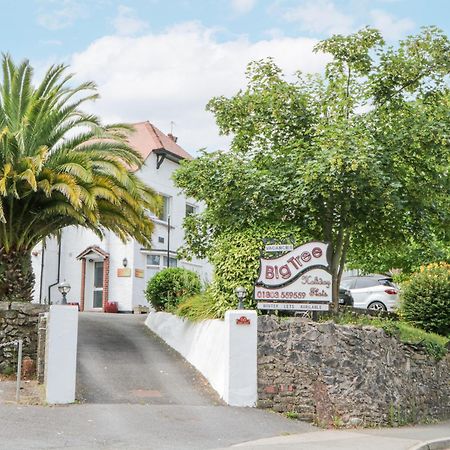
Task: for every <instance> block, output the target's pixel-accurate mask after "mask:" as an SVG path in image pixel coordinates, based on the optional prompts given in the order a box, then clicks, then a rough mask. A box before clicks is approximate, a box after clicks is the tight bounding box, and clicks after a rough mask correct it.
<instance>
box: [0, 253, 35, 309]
mask: <svg viewBox="0 0 450 450" xmlns="http://www.w3.org/2000/svg"><path fill="white" fill-rule="evenodd" d="M33 288H34V274H33V269H32V266H31V250H23V249H21V250H14V249H11V250H9V251H6V250H5V248H4V247H1V248H0V301H7V302H31V300H32V299H33Z"/></svg>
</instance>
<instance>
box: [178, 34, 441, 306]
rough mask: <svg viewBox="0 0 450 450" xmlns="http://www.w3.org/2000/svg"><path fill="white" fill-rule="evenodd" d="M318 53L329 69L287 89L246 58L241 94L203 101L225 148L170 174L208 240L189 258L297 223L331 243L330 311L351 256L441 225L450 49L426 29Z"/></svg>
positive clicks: (276, 74) (422, 235) (264, 64)
mask: <svg viewBox="0 0 450 450" xmlns="http://www.w3.org/2000/svg"><path fill="white" fill-rule="evenodd" d="M316 51H322V52H326V53H329V54H330V55H331V62H330V63H329V64H328V65H327V67H326V71H325V74H324V75H303V74H301V73H298V74H296V79H295V80H294V81H292V82H289V81H286V79H285V78H284V76H283V74H282V73H281V70H280V69H279V68H278V67H277V66H276V65H275V64H274V63H273V61H272V60H270V59H269V60H263V61H258V62H254V63H251V64H250V65H249V68H248V73H247V77H248V86H247V88H246V89H245V90H243V91H240V92H238V93H237V94H236V95H235V96H233V97H231V98H226V97H217V98H213V99H212V100H211V101H210V102H209V104H208V106H207V108H208V109H209V110H210V111H212V112H213V113H214V114H215V116H216V121H217V123H218V125H219V128H220V131H221V132H222V133H223V134H227V135H232V136H233V140H232V144H231V149H230V151H229V152H215V153H212V154H203V156H201V158H199V159H198V160H195V161H192V162H189V163H187V164H184V165H183V166H182V167H181V169H180V170H179V171H178V172H177V174H176V178H175V179H176V182H177V183H178V185H179V186H180V187H182V188H183V189H184V190H185V191H186V193H187V194H188V195H190V196H193V197H195V198H197V199H199V200H202V201H204V202H205V203H206V205H207V207H208V208H207V211H206V213H205V214H204V215H203V216H200V217H196V218H195V217H194V218H191V219H190V223H188V226H189V227H188V230H194V231H195V230H203V232H206V236H207V237H206V238H205V237H202V239H201V241H199V240H198V239H194V238H192V239H191V240H190V241H188V244H189V245H190V250H191V251H193V252H194V253H196V252H198V251H199V250H200V251H203V252H204V251H205V250H206V249H207V248H208V246H209V247H210V246H214V239H215V237H217V236H219V235H220V234H221V233H223V232H224V230H226V229H230V230H239V229H241V228H242V227H247V226H250V225H251V224H253V223H264V222H265V223H274V222H279V223H284V224H292V225H298V226H301V227H302V228H303V229H304V230H305V234H307V235H310V236H312V237H314V238H316V239H321V240H325V241H328V242H330V244H331V247H332V262H331V272H332V277H333V302H334V305H335V306H337V300H338V287H339V283H340V279H341V276H342V272H343V269H344V263H345V261H346V259H347V254H348V252H349V251H352V250H353V251H354V252H356V251H357V249H359V251H360V252H364V249H365V248H369V246H370V245H376V243H377V242H382V243H383V245H387V244H388V243H389V244H390V245H399V243H403V242H405V241H406V240H408V239H410V238H411V236H414V238H415V239H417V240H418V241H419V240H420V241H425V240H426V238H427V236H429V234H430V233H441V232H440V231H439V230H443V229H445V227H446V226H448V224H449V210H450V208H449V188H450V186H449V184H450V183H449V173H448V167H449V145H448V144H449V136H448V132H449V125H450V120H449V114H448V110H449V109H448V107H449V100H450V96H449V92H448V86H447V84H446V76H447V75H448V74H449V72H450V63H449V61H450V58H449V56H450V45H449V41H448V39H447V37H446V36H445V35H444V34H443V33H442V32H440V31H439V30H437V29H436V28H433V27H431V28H427V29H424V30H423V31H422V33H421V34H419V35H418V36H413V37H408V38H407V39H405V40H404V41H401V42H400V43H399V45H398V46H397V47H396V48H394V47H386V46H385V44H384V42H383V40H382V38H381V35H380V34H379V32H378V31H376V30H373V29H369V28H366V29H363V30H361V31H359V32H358V33H356V34H353V35H350V36H340V35H338V36H333V37H332V38H330V39H327V40H325V41H323V42H321V43H319V44H318V45H317V47H316ZM441 234H442V233H441ZM192 236H194V237H195V236H197V237H199V236H200V234H199V233H197V234H196V233H192ZM202 236H205V234H204V233H203V234H202Z"/></svg>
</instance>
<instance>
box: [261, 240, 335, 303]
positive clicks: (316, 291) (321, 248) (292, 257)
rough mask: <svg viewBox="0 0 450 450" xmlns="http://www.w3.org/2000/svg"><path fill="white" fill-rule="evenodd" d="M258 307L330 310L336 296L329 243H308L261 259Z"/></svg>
mask: <svg viewBox="0 0 450 450" xmlns="http://www.w3.org/2000/svg"><path fill="white" fill-rule="evenodd" d="M254 295H255V300H256V301H257V305H258V309H283V310H303V311H310V310H312V311H328V309H329V304H330V303H331V299H332V276H331V272H330V252H329V244H327V243H324V242H308V243H307V244H303V245H301V246H300V247H297V248H295V249H293V250H291V251H290V252H288V253H286V254H284V255H282V256H279V257H276V258H270V259H267V258H261V265H260V271H259V277H258V280H257V281H256V283H255V291H254Z"/></svg>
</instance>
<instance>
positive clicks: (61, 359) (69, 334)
mask: <svg viewBox="0 0 450 450" xmlns="http://www.w3.org/2000/svg"><path fill="white" fill-rule="evenodd" d="M77 341H78V308H77V307H76V306H69V305H52V306H50V312H49V316H48V325H47V343H46V351H45V395H46V401H47V403H50V404H63V403H73V402H74V401H75V381H76V368H77Z"/></svg>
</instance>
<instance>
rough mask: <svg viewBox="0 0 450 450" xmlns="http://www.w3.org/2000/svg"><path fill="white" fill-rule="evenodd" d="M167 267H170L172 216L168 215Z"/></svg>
mask: <svg viewBox="0 0 450 450" xmlns="http://www.w3.org/2000/svg"><path fill="white" fill-rule="evenodd" d="M167 267H170V216H167Z"/></svg>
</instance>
